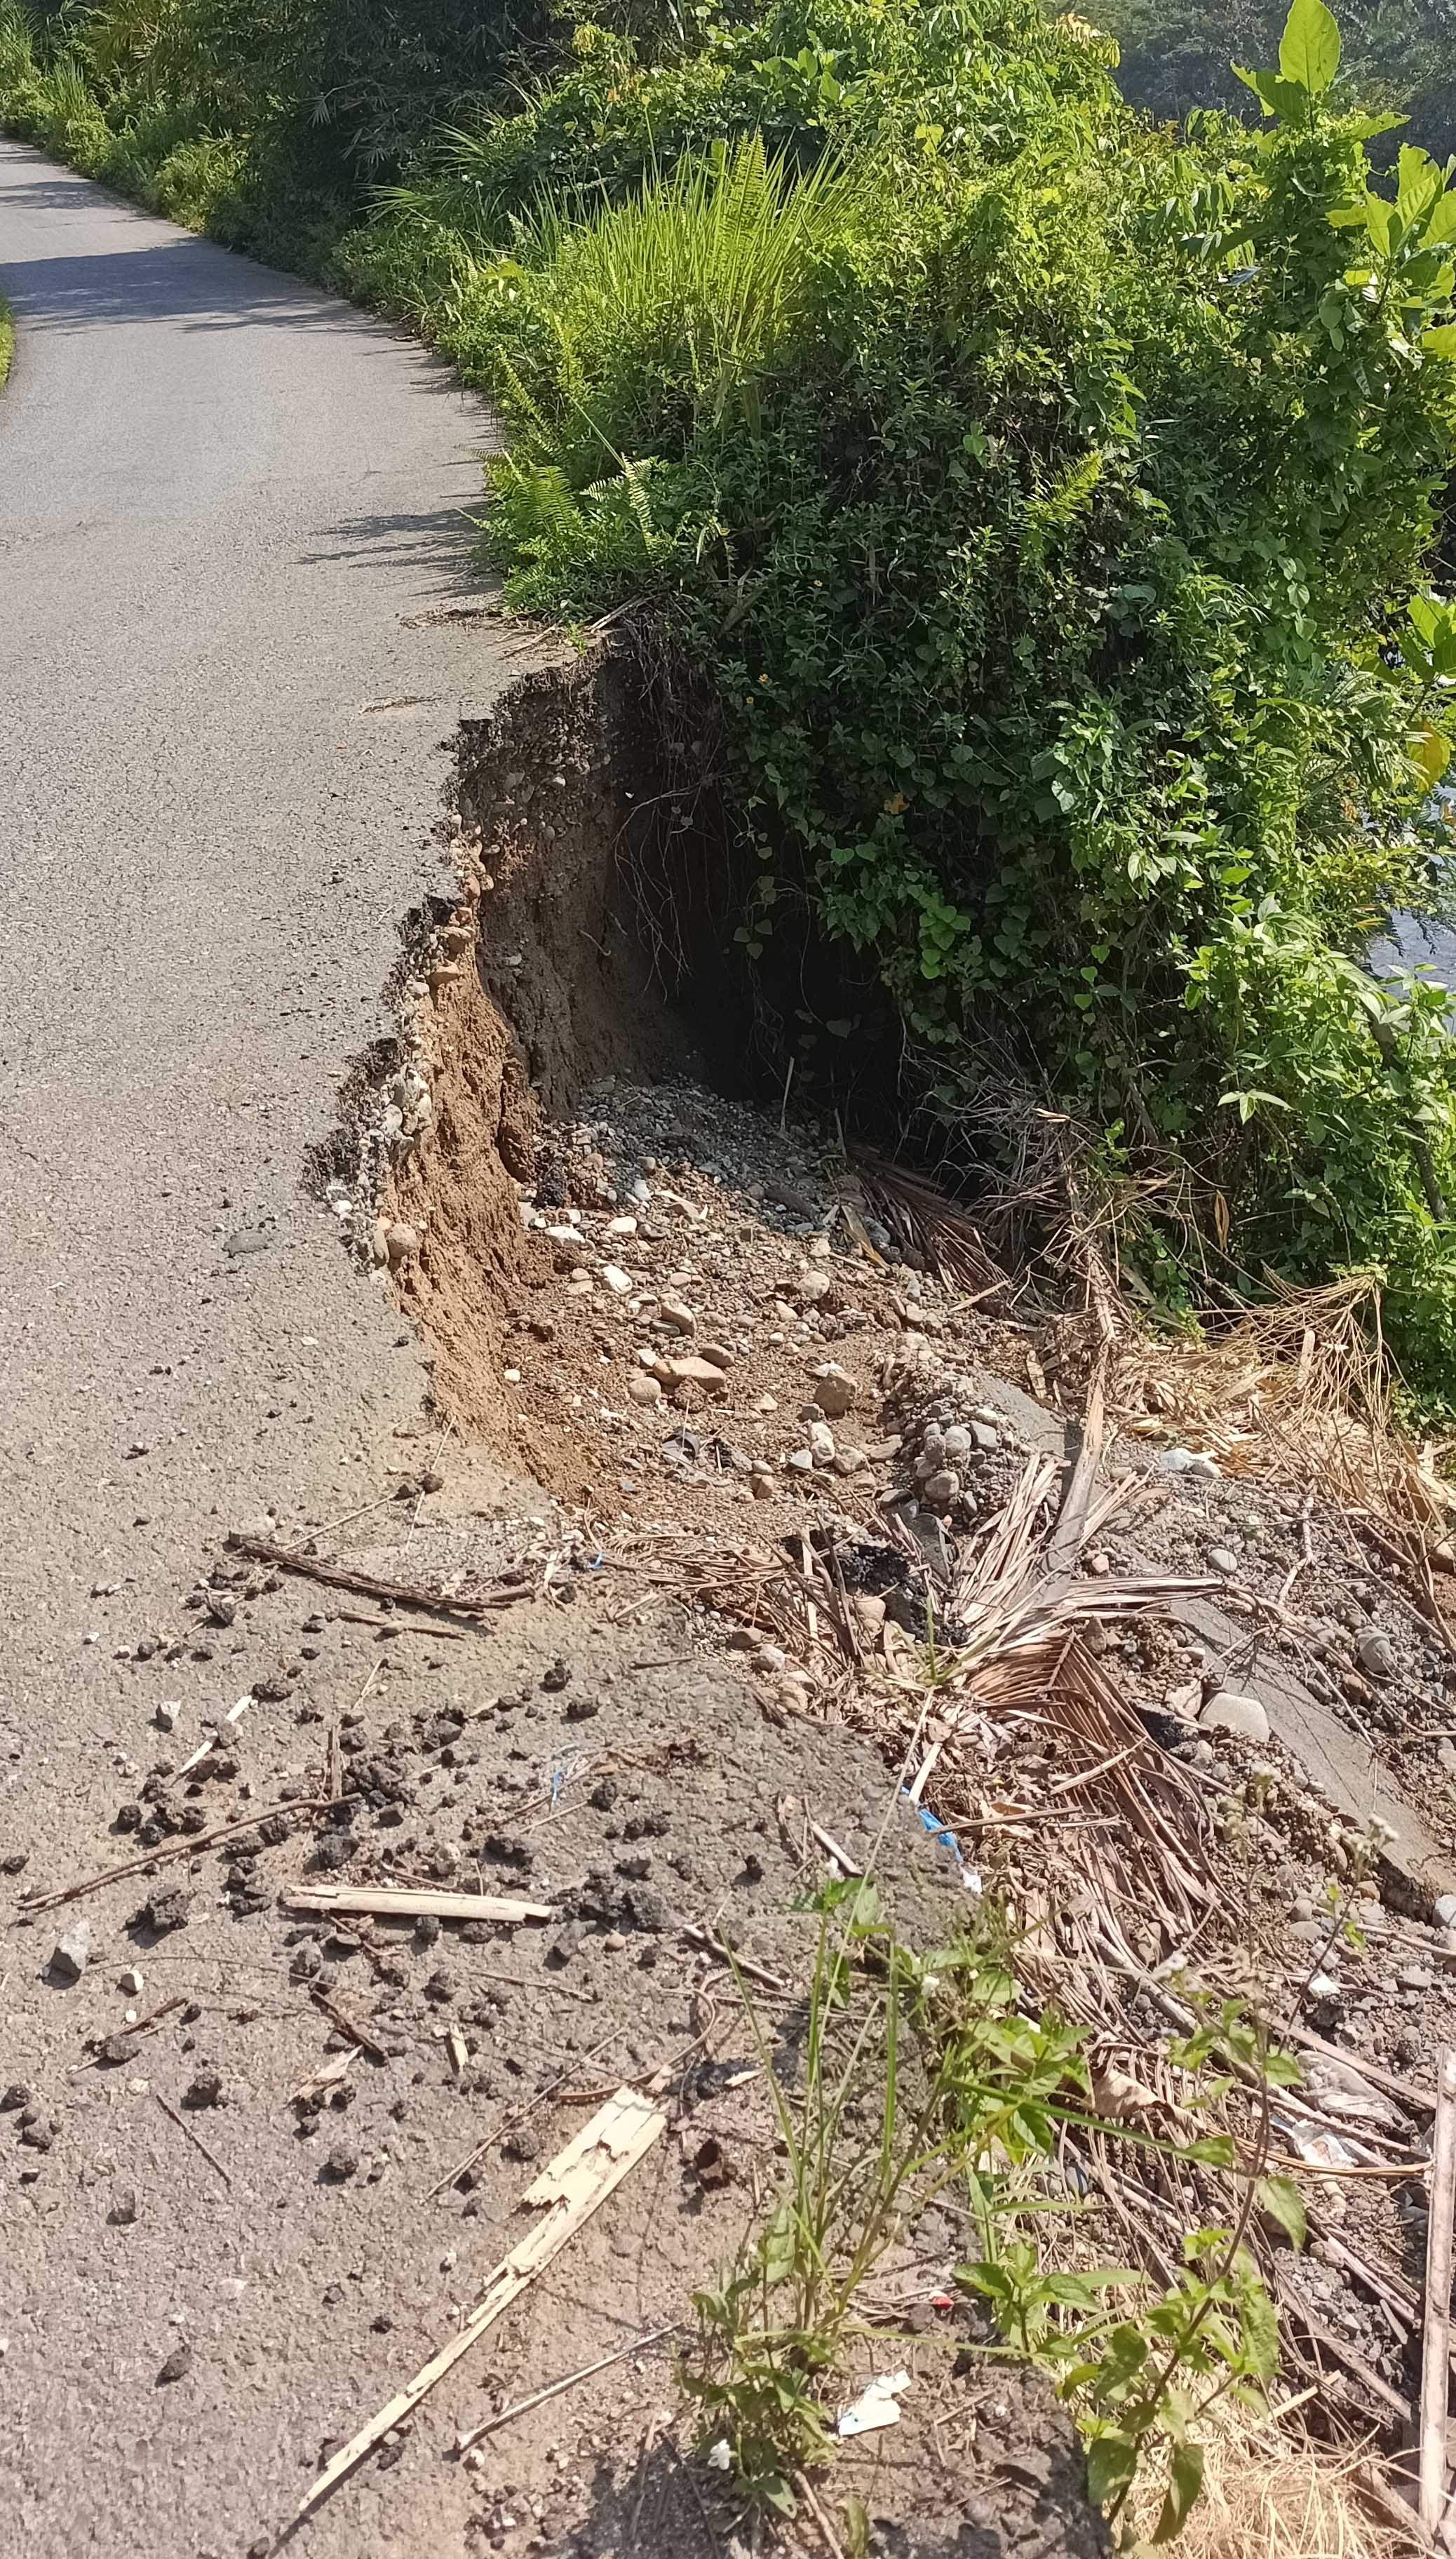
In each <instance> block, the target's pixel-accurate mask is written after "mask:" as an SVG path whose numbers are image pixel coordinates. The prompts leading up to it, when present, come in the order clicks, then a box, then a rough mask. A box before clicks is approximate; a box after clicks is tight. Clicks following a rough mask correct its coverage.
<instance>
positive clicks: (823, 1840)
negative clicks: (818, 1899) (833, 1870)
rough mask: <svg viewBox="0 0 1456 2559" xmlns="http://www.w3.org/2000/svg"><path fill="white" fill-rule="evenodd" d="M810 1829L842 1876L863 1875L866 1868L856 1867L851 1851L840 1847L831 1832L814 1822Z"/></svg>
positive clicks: (811, 1822) (810, 1824) (811, 1823)
mask: <svg viewBox="0 0 1456 2559" xmlns="http://www.w3.org/2000/svg"><path fill="white" fill-rule="evenodd" d="M809 1829H810V1830H811V1831H812V1832H813V1835H814V1838H815V1839H816V1840H817V1841H818V1844H819V1846H820V1848H821V1849H822V1850H823V1852H824V1855H825V1857H831V1858H832V1859H833V1861H834V1864H835V1865H836V1866H837V1868H838V1869H839V1872H840V1874H841V1875H843V1876H850V1875H863V1873H864V1868H863V1867H862V1866H856V1865H855V1863H854V1860H853V1858H852V1857H851V1856H850V1854H849V1851H848V1850H847V1849H844V1848H841V1847H840V1845H839V1843H838V1841H837V1840H836V1839H835V1838H834V1836H833V1833H832V1832H831V1831H826V1830H825V1829H824V1828H823V1826H822V1824H821V1823H819V1822H816V1821H812V1820H811V1821H810V1823H809Z"/></svg>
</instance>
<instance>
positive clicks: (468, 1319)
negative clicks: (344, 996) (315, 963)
mask: <svg viewBox="0 0 1456 2559" xmlns="http://www.w3.org/2000/svg"><path fill="white" fill-rule="evenodd" d="M719 762H720V746H719V738H718V732H717V723H716V719H715V715H714V709H713V704H712V701H711V699H710V698H709V697H708V696H707V695H706V694H705V693H701V692H695V691H694V689H693V687H692V686H691V685H690V684H689V683H687V682H685V681H684V680H683V679H682V678H681V677H680V676H677V675H676V674H675V673H673V672H672V671H670V670H666V669H664V668H663V666H662V665H661V663H660V662H654V661H652V660H650V659H647V658H645V655H644V653H643V652H642V650H641V649H640V648H634V647H633V646H631V645H624V646H620V647H618V648H617V649H605V650H602V651H600V652H598V653H597V654H596V655H594V656H593V657H591V658H588V659H586V660H583V661H573V662H570V663H568V664H566V665H564V666H556V667H553V668H549V669H546V670H543V671H541V672H539V673H536V674H533V675H530V676H527V677H523V678H522V679H521V680H520V681H519V682H518V683H516V684H515V685H513V686H512V687H511V688H510V691H509V692H508V693H507V694H506V695H505V696H504V697H503V699H502V701H501V702H500V703H499V704H498V705H497V707H496V709H495V711H494V712H493V713H492V714H490V715H489V716H488V717H486V718H484V719H480V720H474V721H468V722H466V723H465V724H464V725H463V727H462V730H461V734H460V741H459V753H458V762H457V771H456V782H455V797H456V806H457V811H458V821H459V828H460V843H459V851H460V856H461V863H462V876H463V882H464V894H463V896H462V898H461V901H460V903H459V904H458V906H457V907H456V908H455V909H454V910H453V911H451V910H447V909H444V908H441V909H440V911H439V912H438V913H436V914H435V915H434V916H433V918H431V917H428V916H424V915H421V916H418V917H416V918H414V919H412V923H411V931H410V936H409V939H408V944H407V948H406V953H405V957H404V961H403V963H402V966H401V972H400V977H401V982H402V983H404V982H409V983H413V984H415V985H416V986H418V985H419V984H420V983H422V982H424V981H428V985H429V990H430V991H429V993H428V995H425V996H422V997H417V999H416V1002H415V1009H414V1013H413V1023H414V1029H415V1033H416V1035H417V1043H418V1064H419V1068H420V1071H421V1073H422V1074H423V1076H424V1078H425V1081H426V1082H427V1084H428V1086H429V1092H430V1102H431V1107H432V1119H431V1125H430V1127H429V1129H428V1131H427V1133H426V1134H425V1135H424V1136H423V1138H422V1140H421V1141H420V1142H419V1143H417V1144H415V1145H414V1146H412V1147H411V1148H409V1149H408V1151H405V1152H403V1153H398V1152H396V1155H395V1161H394V1165H393V1169H392V1172H391V1174H390V1178H389V1183H388V1197H387V1209H388V1213H389V1215H390V1216H391V1217H392V1218H393V1219H395V1220H397V1221H399V1222H401V1223H403V1224H405V1225H407V1226H409V1227H411V1228H413V1229H414V1230H415V1231H416V1232H417V1233H418V1235H419V1236H420V1238H421V1249H420V1252H419V1255H418V1258H417V1259H411V1260H410V1261H409V1262H408V1263H407V1264H406V1265H405V1266H404V1267H402V1268H401V1269H400V1270H399V1271H398V1273H397V1275H396V1277H397V1284H398V1287H399V1291H400V1294H401V1298H402V1301H403V1302H404V1303H405V1304H406V1305H407V1306H408V1308H409V1310H410V1311H411V1312H412V1313H413V1314H415V1315H416V1316H417V1317H418V1319H419V1321H420V1323H421V1325H422V1327H423V1329H424V1330H425V1332H426V1335H427V1336H428V1338H429V1340H430V1344H431V1348H432V1351H433V1353H434V1360H435V1378H436V1392H437V1397H438V1400H439V1401H440V1403H441V1406H442V1409H443V1410H444V1411H446V1412H447V1413H451V1414H454V1415H456V1416H457V1417H458V1418H459V1419H461V1420H462V1421H465V1422H469V1423H470V1424H472V1425H474V1426H475V1427H477V1428H484V1429H485V1430H487V1431H488V1432H489V1433H490V1434H491V1435H499V1432H500V1430H501V1429H502V1428H503V1427H505V1426H506V1424H507V1419H508V1417H507V1411H506V1405H505V1400H504V1397H503V1391H502V1387H501V1385H500V1383H499V1373H500V1351H501V1342H502V1338H503V1334H504V1332H505V1330H506V1328H507V1326H508V1325H509V1324H510V1322H511V1321H513V1320H516V1319H517V1318H518V1317H519V1315H520V1313H521V1310H522V1304H523V1295H522V1292H523V1291H526V1290H528V1289H529V1288H530V1286H531V1285H532V1282H533V1279H534V1281H535V1283H536V1284H539V1279H540V1277H541V1274H540V1273H539V1272H538V1271H534V1272H533V1257H535V1259H537V1260H538V1259H539V1257H540V1255H541V1253H542V1252H543V1251H546V1250H548V1248H546V1247H543V1246H542V1244H541V1242H540V1239H539V1237H535V1236H528V1235H526V1234H525V1233H524V1232H523V1229H522V1222H521V1217H520V1203H519V1192H518V1188H517V1185H518V1184H520V1183H524V1182H530V1181H531V1180H532V1178H533V1175H534V1171H535V1162H536V1149H537V1142H538V1137H539V1132H540V1128H541V1122H542V1117H543V1115H546V1116H552V1117H560V1116H563V1115H565V1114H568V1113H569V1112H570V1111H571V1110H572V1108H573V1105H574V1103H575V1101H576V1098H577V1096H578V1095H579V1094H580V1093H581V1092H582V1091H583V1090H584V1088H585V1087H586V1086H587V1085H588V1084H589V1083H594V1082H598V1081H600V1080H601V1079H603V1078H605V1077H609V1076H618V1077H622V1078H625V1079H627V1080H629V1081H631V1082H634V1083H655V1082H661V1081H663V1080H665V1079H667V1078H670V1077H673V1076H688V1077H691V1078H693V1079H694V1080H696V1081H699V1082H702V1083H705V1084H709V1085H713V1086H715V1087H716V1088H717V1089H718V1090H719V1091H721V1092H724V1093H726V1094H729V1095H731V1096H733V1097H734V1098H735V1099H740V1100H748V1101H760V1102H765V1103H769V1102H771V1103H772V1105H773V1107H774V1108H775V1109H776V1110H777V1109H778V1108H779V1107H780V1105H781V1102H782V1100H783V1098H784V1096H785V1093H786V1088H787V1087H788V1086H789V1085H790V1083H791V1081H792V1103H793V1106H794V1107H795V1108H796V1110H798V1109H802V1108H804V1107H811V1108H813V1109H815V1110H817V1111H819V1112H820V1113H821V1114H825V1115H828V1114H831V1113H834V1112H837V1114H838V1118H839V1124H840V1127H841V1129H842V1130H843V1132H844V1135H845V1137H846V1139H847V1138H849V1137H851V1136H853V1135H860V1136H867V1137H869V1138H871V1139H872V1140H874V1141H875V1142H878V1143H880V1144H882V1145H883V1144H886V1143H887V1142H888V1143H891V1144H893V1143H894V1142H895V1140H896V1139H897V1137H898V1136H899V1135H900V1133H901V1127H902V1123H901V1120H900V1119H899V1118H898V1117H897V1113H898V1109H899V1092H900V1083H901V1056H902V1049H901V1033H900V1029H899V1026H898V1023H897V1021H896V1019H895V1017H894V1015H893V1012H892V1010H891V1008H890V1006H889V1004H888V1002H887V1001H886V999H885V998H884V996H883V995H882V993H881V992H880V991H879V990H878V988H877V987H876V985H875V982H874V978H873V976H872V973H871V972H870V971H869V970H868V969H857V968H856V967H855V965H854V964H853V962H852V959H851V958H850V957H849V956H848V955H843V954H840V953H837V952H835V951H832V950H829V949H826V948H825V947H824V945H823V943H822V941H821V940H820V939H818V938H816V937H815V936H814V934H813V933H812V931H811V930H810V926H809V919H808V917H807V914H806V912H803V911H801V912H800V914H799V916H798V918H797V921H796V920H795V919H793V918H790V919H789V920H787V921H786V920H785V919H784V918H783V917H782V915H781V920H780V928H779V930H778V932H777V933H776V935H775V936H774V938H773V940H772V941H771V942H770V943H769V945H768V946H767V949H766V950H765V952H764V953H763V955H762V956H761V958H760V959H759V960H758V961H757V963H755V964H754V965H752V966H751V965H750V963H749V961H748V958H747V956H746V955H745V954H744V952H743V950H742V946H741V944H739V943H738V942H737V941H736V940H735V933H736V928H737V925H738V922H739V919H740V917H741V916H742V914H743V911H744V902H745V898H746V896H747V894H748V892H749V890H750V888H751V885H752V876H753V873H752V868H751V867H750V866H749V865H748V864H746V861H745V856H744V854H743V852H742V850H741V848H740V847H739V846H738V845H736V843H735V841H734V839H733V835H732V831H731V828H730V824H729V821H728V817H727V814H726V810H725V802H724V796H723V794H722V792H721V790H720V787H719V781H718V771H719ZM431 935H433V940H432V941H431ZM835 1022H838V1023H840V1024H845V1025H848V1028H847V1030H843V1029H841V1030H839V1031H835V1030H833V1029H831V1028H830V1027H829V1025H831V1024H833V1023H835ZM408 1023H409V1007H408V1006H406V1019H405V1038H404V1039H403V1040H402V1042H401V1050H400V1059H401V1061H404V1060H406V1059H407V1054H408V1051H409V1047H410V1042H409V1038H408ZM791 1060H792V1061H793V1068H794V1071H793V1076H792V1079H791V1076H790V1061H791ZM351 1116H356V1115H351ZM544 1471H546V1472H549V1471H550V1470H549V1468H546V1469H545V1470H544Z"/></svg>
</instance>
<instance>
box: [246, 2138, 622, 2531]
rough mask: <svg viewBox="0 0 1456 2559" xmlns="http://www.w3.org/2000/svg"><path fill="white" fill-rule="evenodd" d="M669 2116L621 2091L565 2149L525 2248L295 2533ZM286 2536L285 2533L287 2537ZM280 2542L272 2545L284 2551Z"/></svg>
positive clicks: (347, 2455)
mask: <svg viewBox="0 0 1456 2559" xmlns="http://www.w3.org/2000/svg"><path fill="white" fill-rule="evenodd" d="M666 2125H667V2118H666V2116H665V2115H664V2114H662V2113H661V2112H660V2111H659V2109H658V2108H657V2107H655V2106H654V2105H651V2104H650V2103H649V2102H648V2100H647V2098H645V2097H642V2096H639V2094H638V2092H637V2090H636V2089H635V2088H619V2089H618V2090H617V2092H616V2094H615V2095H614V2096H612V2097H610V2098H609V2099H608V2101H607V2103H606V2105H605V2106H603V2107H602V2109H601V2111H600V2113H598V2114H596V2115H594V2116H593V2117H592V2120H591V2122H590V2123H589V2124H586V2125H584V2126H583V2128H582V2130H581V2131H580V2132H579V2133H578V2134H577V2136H576V2139H575V2140H574V2141H572V2142H568V2144H567V2146H566V2148H565V2150H564V2151H559V2152H558V2153H557V2155H556V2157H555V2159H553V2160H552V2162H551V2164H550V2166H549V2168H547V2169H545V2170H544V2171H543V2172H542V2174H541V2176H539V2177H538V2178H537V2179H536V2181H535V2183H534V2184H532V2185H529V2186H527V2188H526V2190H525V2192H524V2194H523V2195H522V2196H521V2198H520V2209H521V2210H523V2211H526V2210H535V2209H537V2208H539V2210H540V2213H541V2218H540V2219H539V2220H538V2221H537V2222H536V2224H535V2227H534V2228H533V2229H532V2230H530V2231H529V2232H528V2233H527V2235H526V2236H525V2238H524V2239H522V2240H521V2241H520V2242H519V2244H518V2245H517V2246H516V2247H514V2248H512V2249H511V2251H510V2255H509V2256H507V2257H504V2258H503V2259H502V2261H501V2263H500V2265H499V2266H498V2267H497V2268H496V2270H495V2273H494V2274H493V2275H492V2277H491V2279H490V2282H489V2283H488V2284H487V2286H486V2289H485V2292H484V2293H483V2294H482V2296H481V2298H480V2300H479V2301H478V2302H477V2304H476V2306H475V2309H474V2310H473V2311H472V2312H471V2314H470V2316H469V2318H468V2319H467V2320H466V2322H465V2324H464V2326H463V2327H462V2328H461V2330H460V2332H459V2333H458V2334H457V2335H455V2336H453V2337H451V2338H450V2340H449V2342H448V2344H445V2345H442V2346H441V2348H440V2351H439V2353H438V2354H435V2355H432V2356H431V2358H430V2361H429V2362H428V2363H426V2364H422V2365H421V2367H420V2369H419V2371H418V2372H417V2373H416V2374H415V2376H414V2378H413V2380H412V2381H407V2382H406V2383H405V2385H404V2387H403V2389H402V2390H397V2391H396V2392H395V2394H394V2397H393V2398H392V2399H390V2400H388V2401H387V2402H386V2404H385V2405H384V2406H383V2407H382V2408H380V2409H379V2410H378V2412H377V2414H376V2415H374V2416H372V2417H371V2418H370V2419H369V2421H368V2424H367V2425H366V2426H363V2427H361V2429H360V2431H359V2433H358V2434H357V2435H355V2436H353V2437H352V2438H351V2440H350V2441H349V2442H348V2443H347V2444H346V2445H344V2447H343V2449H342V2450H341V2451H339V2452H337V2453H336V2454H335V2455H334V2457H333V2459H332V2460H331V2461H330V2462H328V2463H326V2465H325V2467H324V2469H323V2470H322V2471H321V2472H320V2473H319V2476H318V2478H317V2479H316V2480H315V2481H314V2482H313V2484H312V2485H311V2486H310V2487H309V2488H308V2490H307V2491H306V2493H305V2495H304V2496H303V2498H302V2499H301V2501H300V2503H299V2505H298V2507H297V2510H296V2512H295V2513H294V2516H293V2518H292V2521H291V2523H290V2524H289V2526H288V2531H289V2532H292V2531H293V2530H294V2529H295V2528H296V2527H297V2526H298V2525H299V2524H300V2523H302V2522H303V2521H304V2519H305V2517H306V2516H307V2515H310V2514H312V2513H313V2511H314V2509H315V2508H316V2507H317V2506H318V2505H320V2504H321V2503H322V2502H323V2500H324V2498H325V2497H326V2496H328V2495H329V2494H331V2492H332V2491H333V2489H335V2488H336V2487H337V2486H338V2485H339V2483H340V2481H341V2480H344V2479H347V2478H348V2476H349V2474H350V2472H351V2471H353V2470H356V2469H357V2468H358V2467H359V2464H360V2463H361V2462H362V2461H364V2459H365V2458H366V2457H367V2455H368V2454H369V2453H371V2452H372V2451H373V2450H374V2448H375V2446H376V2445H377V2444H380V2443H382V2441H383V2439H384V2437H385V2436H386V2435H387V2434H389V2433H390V2431H391V2430H392V2428H394V2427H395V2426H397V2425H399V2424H401V2423H402V2421H403V2420H404V2418H406V2417H407V2416H409V2414H410V2412H411V2411H412V2410H413V2409H415V2408H417V2407H418V2406H419V2403H420V2401H421V2400H422V2399H424V2398H425V2397H426V2396H427V2395H428V2393H429V2392H430V2391H431V2390H433V2389H434V2387H435V2384H436V2382H437V2381H442V2380H443V2379H444V2377H445V2374H446V2373H447V2372H449V2371H450V2370H451V2369H452V2368H453V2366H454V2365H455V2364H457V2363H458V2362H459V2361H460V2358H461V2356H462V2355H463V2354H468V2353H469V2351H470V2349H471V2347H472V2346H473V2345H474V2344H475V2343H476V2341H477V2339H478V2338H480V2337H482V2336H484V2334H485V2333H486V2331H487V2329H489V2328H491V2327H493V2326H494V2324H495V2322H496V2321H497V2320H498V2319H499V2318H500V2317H501V2314H502V2312H503V2311H505V2310H509V2308H510V2304H511V2303H512V2302H513V2301H514V2300H516V2298H517V2297H518V2295H519V2294H521V2293H523V2292H524V2291H525V2290H526V2288H527V2286H528V2285H530V2284H532V2283H534V2281H535V2279H536V2277H537V2275H539V2274H541V2273H542V2272H543V2271H544V2269H545V2268H546V2267H547V2266H549V2265H550V2264H551V2262H552V2260H553V2258H555V2257H557V2256H559V2255H560V2253H561V2250H562V2249H563V2248H564V2247H565V2245H566V2243H567V2241H568V2240H569V2239H572V2238H574V2237H575V2235H576V2233H577V2231H578V2230H580V2229H581V2227H582V2225H583V2224H584V2223H585V2222H587V2221H589V2220H590V2218H591V2216H592V2214H593V2213H594V2212H595V2211H597V2210H598V2208H599V2207H600V2206H601V2205H602V2204H603V2203H605V2202H606V2200H607V2197H608V2195H609V2194H611V2193H612V2192H613V2190H614V2188H615V2187H617V2186H618V2185H620V2184H621V2183H622V2180H623V2179H624V2178H625V2177H626V2176H628V2174H629V2173H630V2171H631V2170H633V2169H635V2168H636V2167H637V2165H638V2162H639V2161H640V2160H643V2159H645V2158H646V2157H647V2154H648V2152H649V2151H650V2150H651V2149H652V2147H653V2145H654V2143H655V2141H657V2140H658V2139H659V2137H660V2136H661V2134H662V2133H663V2132H664V2131H665V2130H666ZM283 2537H284V2538H286V2537H287V2536H286V2534H285V2535H284V2536H283ZM280 2546H281V2543H275V2544H274V2547H275V2548H277V2547H280Z"/></svg>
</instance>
